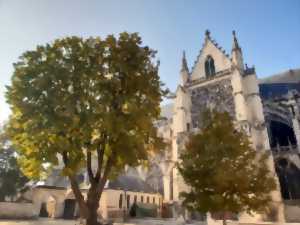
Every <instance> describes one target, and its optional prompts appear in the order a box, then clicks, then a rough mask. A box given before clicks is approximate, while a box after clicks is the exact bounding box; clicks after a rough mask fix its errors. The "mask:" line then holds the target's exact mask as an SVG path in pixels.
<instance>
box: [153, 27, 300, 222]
mask: <svg viewBox="0 0 300 225" xmlns="http://www.w3.org/2000/svg"><path fill="white" fill-rule="evenodd" d="M232 36H233V37H232V49H231V55H229V54H226V52H225V51H224V50H222V48H221V47H220V46H219V45H218V44H217V42H216V41H215V40H214V39H213V38H212V37H211V35H210V32H209V31H206V33H205V40H204V44H203V47H202V49H201V50H200V52H199V55H198V57H197V59H196V61H195V63H194V65H193V67H192V68H191V69H189V68H188V65H187V61H186V58H185V54H184V53H183V57H182V65H181V70H180V83H179V85H178V86H177V89H176V92H175V94H174V95H173V96H172V101H173V103H172V104H169V105H168V106H165V107H164V108H162V114H163V117H162V119H161V120H160V121H159V122H158V127H159V132H160V135H161V136H163V137H164V138H165V139H166V140H169V141H170V142H171V143H172V144H171V146H172V147H171V149H170V150H169V151H168V152H167V153H166V156H165V161H164V162H162V165H161V168H163V170H162V171H163V172H162V174H163V175H162V177H163V179H162V180H163V181H162V184H163V193H164V199H165V201H171V202H172V201H174V202H178V201H179V202H180V199H179V193H180V192H181V191H183V190H184V189H185V188H186V187H185V185H184V182H183V180H182V178H181V177H180V176H179V174H178V171H177V170H176V168H175V167H174V164H175V162H176V161H177V160H178V155H179V154H180V152H181V151H182V150H184V147H183V146H184V143H185V141H186V138H187V136H188V134H189V133H193V132H197V131H198V127H199V115H200V112H201V110H203V109H205V108H208V109H211V108H214V109H216V110H218V111H227V112H228V113H229V114H230V115H231V116H232V118H233V119H234V121H235V123H236V125H237V126H238V127H240V128H242V129H243V130H244V131H245V132H246V133H247V134H248V135H249V138H250V140H251V143H252V145H253V148H254V149H255V150H257V151H268V152H270V160H269V167H270V169H271V171H273V172H274V175H275V174H276V175H277V177H278V181H279V182H278V183H279V185H278V186H279V187H278V190H277V191H274V193H272V198H273V202H274V203H275V205H276V208H277V209H276V210H277V214H278V220H284V219H285V218H284V217H286V214H287V212H286V211H287V210H286V209H287V208H289V207H290V205H297V204H298V205H299V202H298V201H297V200H299V199H300V160H299V151H300V148H299V147H298V145H299V144H300V130H299V119H300V116H299V107H300V99H299V94H300V69H297V70H289V71H287V72H284V73H282V74H277V75H274V76H271V77H268V78H265V79H258V77H257V75H256V71H255V68H254V67H248V66H247V64H244V59H243V53H242V48H241V46H240V44H239V42H238V39H237V37H236V33H235V31H233V33H232ZM200 123H201V120H200ZM276 175H275V176H276ZM284 213H285V215H284Z"/></svg>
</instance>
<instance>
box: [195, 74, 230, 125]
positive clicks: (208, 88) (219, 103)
mask: <svg viewBox="0 0 300 225" xmlns="http://www.w3.org/2000/svg"><path fill="white" fill-rule="evenodd" d="M190 92H191V100H192V110H191V113H192V124H193V127H194V128H196V127H199V124H198V123H199V119H200V113H201V111H202V110H204V109H206V108H208V109H209V108H215V109H216V110H218V111H227V112H229V114H230V115H231V116H232V117H233V118H235V105H234V98H233V94H232V86H231V80H230V78H229V79H222V80H216V82H213V83H210V84H207V85H204V86H200V87H195V88H194V87H191V88H190ZM200 126H201V125H200Z"/></svg>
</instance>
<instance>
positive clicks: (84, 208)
mask: <svg viewBox="0 0 300 225" xmlns="http://www.w3.org/2000/svg"><path fill="white" fill-rule="evenodd" d="M62 157H63V162H64V164H65V168H68V162H69V159H68V153H67V152H66V151H64V152H63V154H62ZM68 178H69V180H70V183H71V188H72V191H73V194H74V196H75V198H76V200H77V202H78V205H79V207H80V213H81V215H82V216H84V217H85V218H87V216H88V213H89V210H88V208H87V205H86V203H85V201H84V197H83V195H82V193H81V191H80V188H79V185H78V182H77V181H76V178H75V176H74V175H71V174H69V175H68Z"/></svg>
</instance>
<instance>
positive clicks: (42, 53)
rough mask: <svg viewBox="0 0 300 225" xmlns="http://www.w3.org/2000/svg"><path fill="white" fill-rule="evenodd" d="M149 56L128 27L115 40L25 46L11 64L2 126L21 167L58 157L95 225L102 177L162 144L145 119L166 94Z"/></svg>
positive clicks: (30, 171) (30, 170)
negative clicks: (84, 184) (81, 175)
mask: <svg viewBox="0 0 300 225" xmlns="http://www.w3.org/2000/svg"><path fill="white" fill-rule="evenodd" d="M154 57H155V52H154V51H153V50H151V49H149V48H148V47H147V46H142V41H141V38H140V37H139V36H138V35H137V34H136V33H133V34H128V33H121V34H120V36H119V38H118V39H117V38H115V37H114V36H108V37H107V38H106V39H105V40H101V39H100V38H88V39H82V38H78V37H68V38H64V39H61V40H56V41H54V43H52V44H47V45H45V46H38V47H37V48H36V50H34V51H28V52H25V53H24V54H23V55H22V56H21V58H20V61H19V62H18V63H16V64H15V65H14V67H15V71H14V74H13V77H12V84H11V86H10V87H8V91H7V101H8V103H9V104H10V105H11V109H12V116H11V117H10V122H9V128H8V132H9V134H10V136H11V138H12V141H13V144H14V145H15V146H16V147H17V149H18V150H19V154H20V156H21V160H20V162H21V165H22V168H23V170H24V172H25V173H26V174H27V175H28V176H30V177H33V178H39V176H40V175H41V173H43V172H47V171H46V169H45V167H44V165H45V164H47V165H50V166H55V165H58V164H59V159H60V158H62V161H63V164H64V169H63V171H62V174H63V175H65V176H67V177H68V178H69V180H70V183H71V188H72V190H73V192H74V195H75V198H76V200H77V202H78V204H79V208H80V212H81V215H82V216H83V217H85V218H86V221H87V224H88V225H94V224H97V223H98V222H97V209H98V207H99V200H100V197H101V193H102V191H103V188H104V185H105V183H106V181H107V179H108V178H109V176H112V175H116V174H117V173H118V172H120V171H121V170H122V169H123V168H124V166H125V165H129V166H136V165H138V164H139V163H141V162H143V161H145V160H147V159H148V157H149V155H151V154H150V153H151V152H153V151H156V150H157V149H161V148H162V147H163V143H162V140H161V139H160V138H158V137H157V133H156V128H155V127H154V125H153V121H154V120H156V119H157V118H158V117H159V115H160V102H161V100H162V97H163V96H164V95H165V93H166V92H165V91H164V90H163V89H162V83H161V81H160V79H159V76H158V66H157V65H154V63H153V59H154ZM92 157H95V158H96V159H97V160H96V162H97V163H96V164H97V165H92V161H93V160H92ZM50 168H51V167H50ZM83 168H85V170H86V171H87V173H88V177H89V181H90V187H89V190H88V192H87V196H86V199H85V198H84V196H83V194H82V192H81V190H80V189H79V186H78V183H77V181H76V179H75V177H76V174H77V173H78V172H79V171H82V169H83ZM94 168H95V170H94ZM48 169H49V168H47V170H48Z"/></svg>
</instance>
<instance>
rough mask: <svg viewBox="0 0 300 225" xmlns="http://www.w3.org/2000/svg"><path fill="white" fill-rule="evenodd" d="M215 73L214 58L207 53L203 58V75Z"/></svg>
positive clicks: (207, 75) (208, 75)
mask: <svg viewBox="0 0 300 225" xmlns="http://www.w3.org/2000/svg"><path fill="white" fill-rule="evenodd" d="M215 73H216V70H215V62H214V59H213V58H212V57H211V56H210V55H209V56H207V58H206V60H205V75H206V77H212V76H214V75H215Z"/></svg>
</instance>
